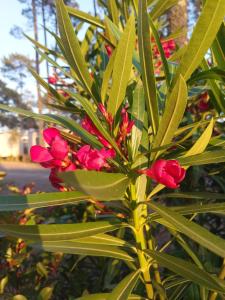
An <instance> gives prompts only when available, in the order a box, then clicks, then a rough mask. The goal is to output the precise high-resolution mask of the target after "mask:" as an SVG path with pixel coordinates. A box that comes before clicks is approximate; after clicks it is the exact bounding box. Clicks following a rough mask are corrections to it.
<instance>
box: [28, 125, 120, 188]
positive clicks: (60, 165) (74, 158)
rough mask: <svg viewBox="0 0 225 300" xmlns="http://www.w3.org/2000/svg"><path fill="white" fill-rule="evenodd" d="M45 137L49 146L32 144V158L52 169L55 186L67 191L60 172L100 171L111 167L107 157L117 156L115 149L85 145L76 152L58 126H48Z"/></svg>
mask: <svg viewBox="0 0 225 300" xmlns="http://www.w3.org/2000/svg"><path fill="white" fill-rule="evenodd" d="M43 137H44V140H45V141H46V143H47V144H48V145H49V146H48V147H42V146H40V145H35V146H32V147H31V149H30V156H31V160H32V161H33V162H36V163H40V165H41V166H42V167H44V168H49V169H51V172H50V176H49V180H50V182H51V183H52V185H53V186H54V187H56V188H57V189H59V190H60V191H65V190H66V188H65V187H64V186H63V182H62V181H61V179H60V178H59V177H58V176H57V173H58V172H66V171H74V170H76V169H78V168H79V169H87V170H96V171H100V170H101V169H102V168H107V169H108V168H109V167H110V166H109V164H108V163H107V159H109V158H114V157H115V151H114V150H113V149H105V148H102V149H101V150H97V149H92V148H91V146H89V145H84V146H82V147H80V148H79V150H78V151H77V152H76V151H74V150H73V149H72V148H71V146H70V145H69V144H68V142H67V141H66V140H64V139H63V138H62V136H61V134H60V131H59V130H58V129H56V128H48V129H45V130H44V131H43Z"/></svg>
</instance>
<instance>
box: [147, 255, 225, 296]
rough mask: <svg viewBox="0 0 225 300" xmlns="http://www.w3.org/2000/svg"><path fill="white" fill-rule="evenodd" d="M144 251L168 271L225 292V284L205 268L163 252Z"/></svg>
mask: <svg viewBox="0 0 225 300" xmlns="http://www.w3.org/2000/svg"><path fill="white" fill-rule="evenodd" d="M145 252H146V253H148V254H149V256H151V257H152V258H154V259H155V260H156V261H157V262H158V263H159V265H162V266H163V267H165V268H167V269H169V270H170V271H172V272H175V273H177V274H179V275H180V276H182V277H184V278H187V279H188V280H191V281H193V282H195V283H197V284H199V285H200V286H203V287H206V288H207V289H209V290H213V291H218V292H222V293H224V292H225V285H224V283H223V282H222V280H219V279H217V278H216V277H214V276H212V275H210V274H208V273H207V272H206V271H205V270H202V269H200V268H198V267H197V266H196V265H195V264H193V263H190V262H187V261H185V260H183V259H181V258H177V257H174V256H171V255H168V254H165V253H160V252H156V251H152V250H146V251H145Z"/></svg>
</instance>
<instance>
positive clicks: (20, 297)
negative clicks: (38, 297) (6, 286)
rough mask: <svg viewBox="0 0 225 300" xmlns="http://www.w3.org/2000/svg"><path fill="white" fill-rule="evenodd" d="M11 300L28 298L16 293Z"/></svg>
mask: <svg viewBox="0 0 225 300" xmlns="http://www.w3.org/2000/svg"><path fill="white" fill-rule="evenodd" d="M12 300H28V299H27V298H26V297H25V296H23V295H16V296H13V298H12Z"/></svg>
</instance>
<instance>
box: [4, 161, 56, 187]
mask: <svg viewBox="0 0 225 300" xmlns="http://www.w3.org/2000/svg"><path fill="white" fill-rule="evenodd" d="M0 171H5V172H6V173H7V176H6V177H5V179H4V180H3V181H2V183H1V185H2V184H3V186H4V185H6V184H11V183H13V184H15V185H17V186H19V187H20V188H22V187H23V186H24V185H25V184H28V183H31V182H35V188H34V190H33V191H34V192H36V191H43V192H47V191H53V190H54V189H53V188H52V187H51V184H50V183H49V180H48V176H49V170H47V169H44V168H42V167H40V166H39V165H36V164H32V163H24V162H4V161H1V162H0ZM3 192H6V188H3Z"/></svg>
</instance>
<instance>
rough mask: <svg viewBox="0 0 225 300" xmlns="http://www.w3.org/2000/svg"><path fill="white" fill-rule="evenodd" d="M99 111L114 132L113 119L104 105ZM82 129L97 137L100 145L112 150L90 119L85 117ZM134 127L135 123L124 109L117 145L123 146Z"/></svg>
mask: <svg viewBox="0 0 225 300" xmlns="http://www.w3.org/2000/svg"><path fill="white" fill-rule="evenodd" d="M98 109H99V111H100V112H101V114H102V116H103V117H104V118H105V121H106V123H107V124H108V126H109V129H110V130H112V126H113V121H114V120H113V117H112V115H111V114H110V113H108V112H107V110H106V108H105V107H104V105H103V104H99V106H98ZM81 124H82V127H83V128H84V129H86V130H87V131H88V132H89V133H91V134H93V135H95V136H96V137H97V139H98V140H99V142H100V143H102V145H103V146H104V147H106V148H112V146H111V145H110V143H109V142H108V141H107V140H106V139H105V138H104V137H103V136H102V134H101V133H100V132H99V130H98V129H97V128H96V127H95V125H94V123H93V122H92V121H91V119H90V118H89V117H87V116H86V117H85V118H84V119H83V121H82V123H81ZM133 125H134V121H132V120H130V119H129V116H128V112H127V109H126V108H123V109H122V111H121V122H120V124H119V132H118V135H117V137H116V138H115V139H116V142H117V145H118V146H121V143H122V142H124V141H125V140H126V138H127V136H128V135H129V134H130V133H131V130H132V127H133Z"/></svg>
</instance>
